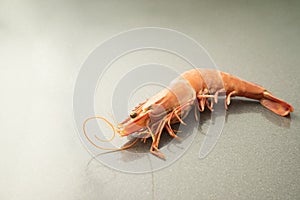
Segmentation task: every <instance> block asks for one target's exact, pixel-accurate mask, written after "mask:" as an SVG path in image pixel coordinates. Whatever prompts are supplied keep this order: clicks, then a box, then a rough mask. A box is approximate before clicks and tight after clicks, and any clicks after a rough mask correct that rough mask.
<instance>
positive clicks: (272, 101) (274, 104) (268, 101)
mask: <svg viewBox="0 0 300 200" xmlns="http://www.w3.org/2000/svg"><path fill="white" fill-rule="evenodd" d="M260 103H261V104H262V105H263V106H264V107H266V108H268V109H269V110H271V111H273V112H274V113H276V114H278V115H281V116H287V115H288V114H289V113H290V112H293V111H294V108H293V107H292V106H291V105H289V104H288V103H286V102H285V101H283V100H281V99H278V98H276V97H274V96H273V95H272V94H271V93H269V92H267V91H265V92H263V97H262V98H261V99H260Z"/></svg>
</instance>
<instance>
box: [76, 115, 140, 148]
mask: <svg viewBox="0 0 300 200" xmlns="http://www.w3.org/2000/svg"><path fill="white" fill-rule="evenodd" d="M93 119H101V120H103V121H104V122H105V123H107V124H108V125H109V126H110V127H111V129H112V130H113V135H112V136H111V138H109V139H107V140H103V139H100V138H99V137H98V136H97V135H94V136H95V138H96V139H97V140H99V141H101V142H110V141H112V140H113V139H114V138H115V137H116V132H117V131H116V128H115V127H114V125H113V124H112V123H111V122H110V121H108V120H107V119H106V118H105V117H101V116H93V117H89V118H87V119H85V120H84V122H83V124H82V129H83V134H84V136H85V137H86V139H87V140H88V141H89V142H90V143H91V144H92V145H93V146H94V147H96V148H98V149H102V150H110V151H120V150H124V149H128V148H130V147H132V146H133V145H134V144H135V143H136V142H137V141H138V140H139V138H136V140H134V141H133V142H132V143H130V144H128V145H126V146H123V147H120V148H109V147H102V146H99V145H97V144H95V143H94V142H93V141H92V140H91V139H90V138H89V136H88V134H87V131H86V124H87V122H88V121H90V120H93Z"/></svg>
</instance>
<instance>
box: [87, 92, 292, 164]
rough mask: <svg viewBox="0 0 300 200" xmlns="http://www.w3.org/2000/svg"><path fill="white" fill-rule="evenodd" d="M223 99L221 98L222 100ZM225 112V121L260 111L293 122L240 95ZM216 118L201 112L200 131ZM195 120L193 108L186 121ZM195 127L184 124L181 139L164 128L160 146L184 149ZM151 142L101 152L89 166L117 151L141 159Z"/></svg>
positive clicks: (282, 121) (269, 117)
mask: <svg viewBox="0 0 300 200" xmlns="http://www.w3.org/2000/svg"><path fill="white" fill-rule="evenodd" d="M222 100H223V99H220V101H222ZM219 103H221V102H219ZM225 113H226V114H225V123H226V122H227V120H228V116H230V115H241V114H245V113H257V114H259V113H260V114H261V115H262V116H263V117H264V118H266V119H267V120H268V121H270V122H271V123H273V124H274V125H276V126H280V127H284V128H290V123H291V118H290V116H287V117H282V116H279V115H276V114H275V113H273V112H271V111H269V110H267V109H266V108H264V107H263V106H261V104H260V103H259V102H258V101H255V100H250V99H246V98H240V97H235V98H232V99H231V104H230V106H229V108H228V110H227V111H226V112H225ZM198 114H199V113H198ZM198 117H199V115H198ZM215 120H216V116H214V115H212V114H211V111H209V110H208V109H205V110H204V112H201V116H200V117H199V122H198V123H199V126H198V133H201V134H204V135H205V133H204V131H203V126H205V125H208V123H209V122H210V121H212V122H214V121H215ZM195 121H196V119H195V116H194V112H193V110H191V112H190V113H189V114H188V116H187V117H186V118H185V119H184V122H185V123H186V124H191V123H195ZM179 126H184V125H181V124H179V123H177V124H174V125H172V128H173V129H174V130H175V131H178V129H179ZM193 128H194V127H192V126H189V125H187V126H184V127H183V131H182V132H180V133H177V135H178V136H179V139H174V138H173V137H171V136H170V135H169V134H168V132H167V131H166V130H165V129H164V130H163V132H162V134H161V139H160V143H159V148H163V147H165V146H167V148H168V150H169V151H170V152H175V151H176V148H180V149H182V148H183V147H181V146H179V145H178V144H180V143H181V141H183V140H185V139H186V138H187V137H188V136H189V134H190V133H191V132H192V130H193ZM135 140H136V138H135V137H131V138H130V139H129V141H128V142H126V143H125V144H124V145H123V147H124V146H127V145H129V144H131V143H132V142H134V141H135ZM173 140H174V141H173ZM171 141H173V143H172V145H168V144H170V142H171ZM151 144H152V139H151V138H148V139H147V140H146V141H145V143H144V142H142V141H138V142H137V143H136V144H135V145H133V146H132V147H131V148H129V149H125V150H122V151H121V152H120V151H107V152H103V153H99V154H97V155H95V156H93V157H92V158H91V160H90V161H89V162H88V164H87V167H88V166H89V164H90V163H91V162H92V161H93V160H94V159H96V158H97V157H100V156H102V155H107V154H114V153H116V152H119V153H121V155H122V156H121V159H122V161H124V162H131V161H133V160H136V159H140V158H142V157H144V156H148V155H149V149H150V147H151ZM171 148H172V149H171ZM128 152H130V153H135V156H130V154H128Z"/></svg>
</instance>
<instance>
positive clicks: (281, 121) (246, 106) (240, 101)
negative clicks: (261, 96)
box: [225, 97, 291, 128]
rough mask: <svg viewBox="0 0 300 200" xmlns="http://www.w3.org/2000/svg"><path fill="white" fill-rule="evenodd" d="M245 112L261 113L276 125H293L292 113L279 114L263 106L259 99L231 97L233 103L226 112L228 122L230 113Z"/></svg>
mask: <svg viewBox="0 0 300 200" xmlns="http://www.w3.org/2000/svg"><path fill="white" fill-rule="evenodd" d="M245 113H257V114H259V113H260V114H261V115H262V116H263V117H264V118H266V119H267V120H268V121H270V122H271V123H273V124H274V125H276V126H280V127H284V128H290V125H291V117H290V115H288V116H286V117H282V116H279V115H277V114H275V113H273V112H271V111H270V110H268V109H266V108H265V107H263V106H262V105H261V104H260V103H259V102H258V101H255V100H250V99H246V98H242V97H241V98H240V97H238V98H233V99H231V104H230V106H229V109H228V110H227V112H226V116H225V121H226V122H227V119H228V116H229V115H240V114H245Z"/></svg>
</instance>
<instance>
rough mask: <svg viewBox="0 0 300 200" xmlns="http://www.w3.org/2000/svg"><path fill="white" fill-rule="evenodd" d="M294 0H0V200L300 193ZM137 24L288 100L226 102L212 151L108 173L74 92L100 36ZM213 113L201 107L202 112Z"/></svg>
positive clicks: (299, 13) (299, 16)
mask: <svg viewBox="0 0 300 200" xmlns="http://www.w3.org/2000/svg"><path fill="white" fill-rule="evenodd" d="M299 8H300V4H299V1H264V2H261V1H257V2H254V1H250V2H248V1H247V2H246V1H245V2H241V1H237V2H234V1H210V2H200V1H184V2H183V1H182V2H180V1H178V2H174V1H164V2H163V3H161V2H158V1H157V2H155V1H153V2H146V1H145V2H143V1H130V2H129V1H128V2H125V1H122V2H117V1H110V2H109V3H108V2H100V1H99V2H79V1H78V2H75V1H74V2H71V1H70V2H64V3H62V2H61V1H57V2H50V1H49V2H42V1H0V91H1V98H0V106H1V112H0V113H1V115H0V124H1V133H0V148H1V149H0V157H1V164H0V199H128V198H131V199H183V198H189V199H300V156H299V155H300V133H299V132H300V131H299V130H300V122H299V114H300V112H299V104H300V100H299V93H298V91H299V89H300V87H299V86H300V84H299V72H300V68H299V61H298V59H299V52H300V40H299V35H300V24H299V21H300V9H299ZM139 26H161V27H167V28H173V29H176V30H178V31H181V32H184V33H186V34H188V35H190V36H191V37H193V38H194V39H196V40H197V41H198V42H200V43H201V44H202V45H204V47H206V49H207V50H208V51H209V52H210V53H211V55H212V57H213V59H214V60H215V61H216V63H217V65H219V66H220V69H222V70H223V71H227V72H230V73H232V74H235V75H237V76H239V77H241V78H244V79H247V80H249V81H253V82H256V83H259V84H261V85H263V86H265V87H266V88H268V89H269V90H270V91H272V92H273V93H274V94H276V95H277V96H279V97H280V98H283V99H285V100H286V101H288V102H289V103H291V104H292V105H293V106H294V107H295V112H294V113H292V115H291V117H290V118H282V117H279V116H276V115H274V114H272V113H270V112H269V111H268V110H266V109H264V108H263V107H261V106H260V105H259V104H257V103H252V102H242V101H233V102H232V105H231V106H230V110H229V111H228V116H227V122H226V124H225V126H224V129H223V133H222V135H221V138H220V139H219V142H218V144H217V145H216V147H215V149H214V151H213V152H212V153H211V154H210V155H209V156H208V157H207V158H205V159H203V160H199V159H198V157H197V156H198V152H199V148H200V144H201V142H202V141H203V137H204V136H203V134H201V133H204V132H205V130H206V129H207V122H204V123H203V125H202V129H203V130H201V131H199V135H198V136H197V137H196V140H195V141H194V142H193V144H192V146H191V148H190V149H189V150H188V152H187V153H186V154H185V155H184V156H183V157H182V158H181V159H180V160H178V161H177V162H175V163H174V164H173V165H172V166H170V167H168V168H166V169H163V170H160V171H158V172H155V173H149V174H143V175H132V174H124V173H120V172H118V171H114V170H111V169H109V168H107V167H104V166H103V165H101V164H99V163H98V162H96V161H94V160H91V156H90V155H89V154H88V152H87V151H86V150H85V148H84V147H83V145H82V144H81V142H80V140H79V138H78V136H77V133H76V130H75V128H74V124H73V116H72V93H73V87H74V83H75V80H76V76H77V73H78V72H79V70H80V66H81V63H82V62H83V61H84V60H85V58H86V57H87V55H88V54H89V52H91V51H92V50H93V49H94V48H95V47H96V46H97V45H98V44H99V43H101V41H103V40H105V39H106V38H108V37H110V36H111V35H113V34H116V33H119V32H120V31H124V30H127V29H130V28H135V27H139ZM205 115H206V118H209V113H205V114H204V119H205Z"/></svg>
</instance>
